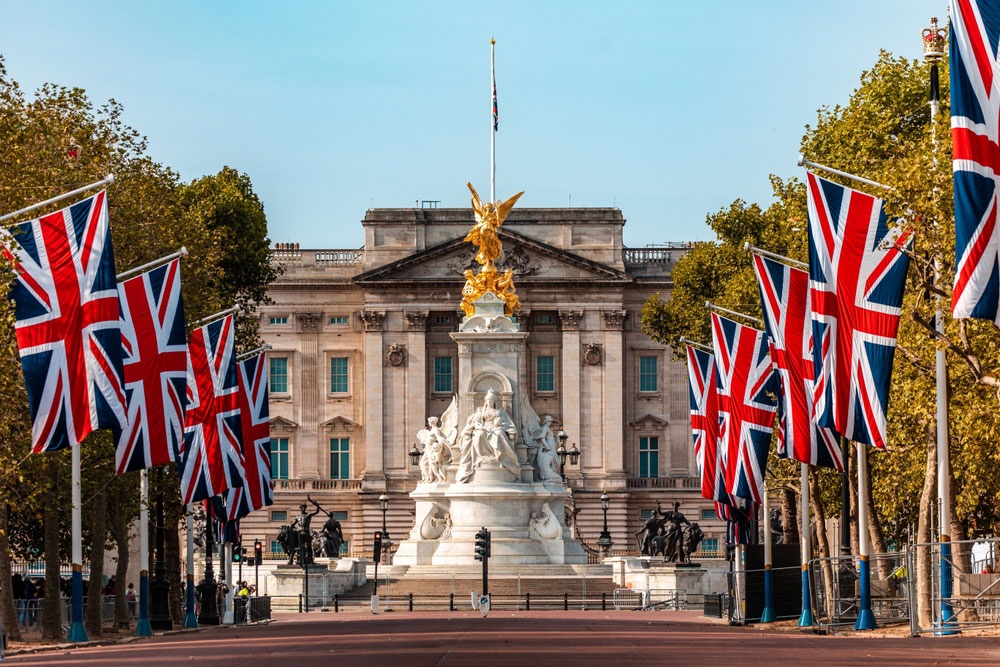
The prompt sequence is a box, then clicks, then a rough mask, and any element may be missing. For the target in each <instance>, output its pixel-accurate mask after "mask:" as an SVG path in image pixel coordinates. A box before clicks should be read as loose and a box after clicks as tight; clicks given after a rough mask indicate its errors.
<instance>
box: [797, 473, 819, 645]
mask: <svg viewBox="0 0 1000 667" xmlns="http://www.w3.org/2000/svg"><path fill="white" fill-rule="evenodd" d="M799 465H800V466H801V468H800V470H799V472H800V475H799V509H800V510H801V514H800V515H799V547H800V549H801V559H802V614H801V615H800V616H799V627H800V628H808V627H812V625H813V623H815V619H814V618H813V613H812V591H811V589H810V587H809V557H810V556H812V544H811V539H812V535H811V534H810V531H809V464H807V463H801V464H799Z"/></svg>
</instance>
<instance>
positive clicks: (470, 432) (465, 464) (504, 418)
mask: <svg viewBox="0 0 1000 667" xmlns="http://www.w3.org/2000/svg"><path fill="white" fill-rule="evenodd" d="M515 442H517V427H515V426H514V420H513V419H511V417H510V415H509V414H507V411H506V410H504V409H503V408H502V407H500V406H498V405H497V394H496V392H495V391H493V390H492V389H490V390H489V391H488V392H486V398H484V399H483V404H482V405H481V406H479V407H478V408H476V410H475V412H473V413H472V414H471V415H469V418H468V420H466V422H465V427H464V428H463V429H462V432H461V433H459V435H458V440H457V444H458V447H459V453H460V458H459V463H458V473H457V474H456V476H455V481H457V482H459V483H463V484H464V483H467V482H470V481H471V480H472V477H473V475H474V474H475V471H476V469H477V468H479V467H481V466H482V465H483V464H484V463H492V462H496V463H498V464H499V465H500V467H501V468H503V469H504V470H505V471H507V472H508V473H509V474H510V479H509V480H508V481H514V480H516V479H518V478H519V477H520V474H521V466H520V464H519V463H518V460H517V454H516V453H515V451H514V443H515Z"/></svg>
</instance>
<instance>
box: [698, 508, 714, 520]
mask: <svg viewBox="0 0 1000 667" xmlns="http://www.w3.org/2000/svg"><path fill="white" fill-rule="evenodd" d="M714 518H715V510H714V509H711V510H704V509H703V510H702V511H701V520H702V521H704V520H705V519H714Z"/></svg>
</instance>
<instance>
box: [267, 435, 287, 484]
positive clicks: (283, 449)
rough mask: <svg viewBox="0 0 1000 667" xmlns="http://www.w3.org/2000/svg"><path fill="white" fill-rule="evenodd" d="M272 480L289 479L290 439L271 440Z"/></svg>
mask: <svg viewBox="0 0 1000 667" xmlns="http://www.w3.org/2000/svg"><path fill="white" fill-rule="evenodd" d="M271 479H288V438H271Z"/></svg>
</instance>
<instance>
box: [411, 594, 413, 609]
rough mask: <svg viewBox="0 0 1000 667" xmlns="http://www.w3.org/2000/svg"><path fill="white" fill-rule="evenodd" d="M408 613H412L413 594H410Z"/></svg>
mask: <svg viewBox="0 0 1000 667" xmlns="http://www.w3.org/2000/svg"><path fill="white" fill-rule="evenodd" d="M410 611H413V593H410Z"/></svg>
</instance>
